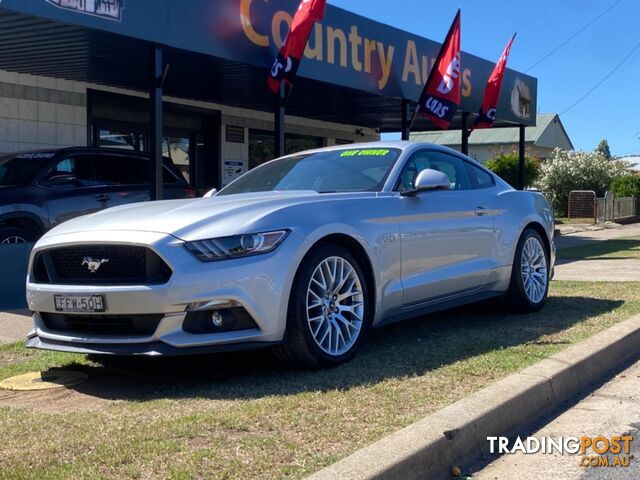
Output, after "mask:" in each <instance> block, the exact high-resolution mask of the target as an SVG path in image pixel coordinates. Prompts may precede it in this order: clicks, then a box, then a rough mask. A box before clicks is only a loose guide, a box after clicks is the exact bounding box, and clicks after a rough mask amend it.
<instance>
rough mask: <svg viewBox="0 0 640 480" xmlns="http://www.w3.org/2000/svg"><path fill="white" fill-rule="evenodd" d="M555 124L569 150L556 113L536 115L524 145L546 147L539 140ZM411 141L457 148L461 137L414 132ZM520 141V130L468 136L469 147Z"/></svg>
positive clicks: (485, 131) (492, 130)
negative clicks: (557, 125) (531, 144)
mask: <svg viewBox="0 0 640 480" xmlns="http://www.w3.org/2000/svg"><path fill="white" fill-rule="evenodd" d="M554 122H557V123H558V124H559V127H560V129H561V132H562V134H563V135H564V136H565V137H566V140H567V142H568V144H569V145H571V148H573V144H572V143H571V140H570V139H569V135H568V134H567V132H566V130H565V129H564V126H563V125H562V122H561V121H560V117H559V116H558V114H556V113H543V114H538V115H537V117H536V126H535V127H527V128H525V141H526V143H533V144H534V145H538V146H543V147H544V146H547V145H544V144H542V142H541V140H542V137H543V135H544V134H545V132H547V129H549V127H550V126H551V125H552V124H553V123H554ZM411 140H415V141H419V142H430V143H436V144H438V145H447V146H454V147H455V146H459V145H460V144H461V143H462V135H461V131H460V130H446V131H438V132H415V133H412V134H411ZM519 141H520V130H519V128H518V127H515V128H485V129H481V130H474V131H473V132H472V133H471V135H470V136H469V145H495V144H513V143H518V142H519Z"/></svg>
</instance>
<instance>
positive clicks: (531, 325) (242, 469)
mask: <svg viewBox="0 0 640 480" xmlns="http://www.w3.org/2000/svg"><path fill="white" fill-rule="evenodd" d="M638 313H640V284H639V283H616V284H612V283H591V282H553V283H552V291H551V297H550V298H549V301H548V304H547V306H546V307H545V308H544V310H543V311H542V312H541V313H538V314H534V315H524V316H515V315H509V314H506V313H503V311H502V309H501V308H500V307H499V306H498V305H497V304H496V303H494V302H491V303H486V304H482V305H477V306H472V307H465V308H461V309H457V310H454V311H450V312H444V313H441V314H437V315H432V316H429V317H425V318H423V319H421V320H414V321H409V322H405V323H401V324H398V325H394V326H391V327H388V328H384V329H381V330H377V331H374V332H372V334H371V335H370V337H369V338H368V341H367V342H366V345H365V347H364V349H363V350H362V351H361V352H360V354H359V355H358V357H357V358H356V359H355V360H354V361H353V362H351V363H349V364H348V365H344V366H342V367H339V368H336V369H333V370H327V371H320V372H298V371H291V370H287V369H286V368H284V367H282V366H280V365H279V364H277V363H276V362H274V361H273V360H272V359H271V356H270V355H269V353H268V352H253V353H243V354H232V355H220V356H209V357H198V358H190V359H167V360H162V359H161V360H156V361H154V362H149V361H140V360H138V361H135V362H134V361H131V360H128V361H112V362H108V363H106V364H102V363H97V362H95V361H91V360H89V359H87V358H86V357H84V356H72V355H66V354H52V353H43V352H32V351H25V350H24V349H23V348H22V347H20V346H18V345H10V346H5V347H0V379H2V378H6V377H8V376H11V375H14V374H18V373H22V372H26V371H30V370H33V369H45V368H48V367H54V366H65V365H72V366H73V367H74V368H79V369H83V370H85V371H87V372H88V373H89V374H90V375H91V377H92V379H91V380H90V381H89V382H88V383H85V384H84V385H80V386H78V387H76V388H75V389H72V390H62V391H49V392H40V393H29V394H16V393H12V392H2V391H0V432H2V436H1V438H2V442H1V444H0V478H34V477H40V478H50V479H56V478H73V479H78V478H91V479H93V478H105V479H111V478H123V477H133V478H176V479H181V478H282V477H291V478H300V477H303V476H304V475H306V474H310V473H312V472H314V471H317V470H318V469H320V468H321V467H323V466H325V465H328V464H330V463H332V462H334V461H336V460H339V459H341V458H343V457H344V456H346V455H348V454H350V453H352V452H354V451H355V450H357V449H359V448H361V447H364V446H366V445H368V444H370V443H372V442H374V441H375V440H377V439H379V438H381V437H382V436H384V435H386V434H389V433H391V432H394V431H396V430H398V429H400V428H402V427H405V426H406V425H408V424H410V423H412V422H414V421H416V420H418V419H420V418H422V417H424V416H426V415H428V414H431V413H433V412H435V411H437V410H439V409H441V408H443V407H444V406H446V405H448V404H451V403H453V402H455V401H456V400H458V399H460V398H462V397H464V396H467V395H469V394H470V393H472V392H474V391H477V390H479V389H480V388H482V387H484V386H486V385H488V384H490V383H492V382H495V381H496V380H497V379H500V378H502V377H504V376H505V375H507V374H509V373H512V372H516V371H518V370H521V369H522V368H524V367H527V366H529V365H531V364H534V363H536V362H538V361H539V360H541V359H544V358H546V357H548V356H550V355H553V354H554V353H556V352H558V351H560V350H562V349H564V348H566V347H567V346H568V345H570V344H573V343H576V342H579V341H580V340H583V339H585V338H587V337H589V336H591V335H594V334H595V333H596V332H599V331H602V330H604V329H606V328H607V327H609V326H611V325H613V324H615V323H617V322H620V321H622V320H624V319H627V318H629V317H630V316H632V315H634V314H638Z"/></svg>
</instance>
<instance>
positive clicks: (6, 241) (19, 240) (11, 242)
mask: <svg viewBox="0 0 640 480" xmlns="http://www.w3.org/2000/svg"><path fill="white" fill-rule="evenodd" d="M18 243H27V241H26V240H25V239H24V238H22V237H18V236H16V235H12V236H11V237H7V238H5V239H4V240H2V242H0V245H15V244H18Z"/></svg>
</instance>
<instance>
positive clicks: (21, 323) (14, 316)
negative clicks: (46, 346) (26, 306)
mask: <svg viewBox="0 0 640 480" xmlns="http://www.w3.org/2000/svg"><path fill="white" fill-rule="evenodd" d="M30 330H31V314H30V313H29V311H28V310H14V311H10V312H0V345H1V344H3V343H13V342H18V341H23V340H25V339H26V338H27V333H29V331H30Z"/></svg>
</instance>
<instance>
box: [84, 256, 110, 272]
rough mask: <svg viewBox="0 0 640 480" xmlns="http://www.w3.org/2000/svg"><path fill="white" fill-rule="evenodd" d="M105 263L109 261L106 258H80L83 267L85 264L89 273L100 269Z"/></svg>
mask: <svg viewBox="0 0 640 480" xmlns="http://www.w3.org/2000/svg"><path fill="white" fill-rule="evenodd" d="M105 263H109V259H108V258H103V259H101V260H94V259H93V258H91V257H84V260H82V266H83V267H84V266H85V265H86V266H87V268H88V269H89V272H91V273H96V272H97V271H98V270H99V269H100V267H101V266H102V265H103V264H105Z"/></svg>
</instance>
